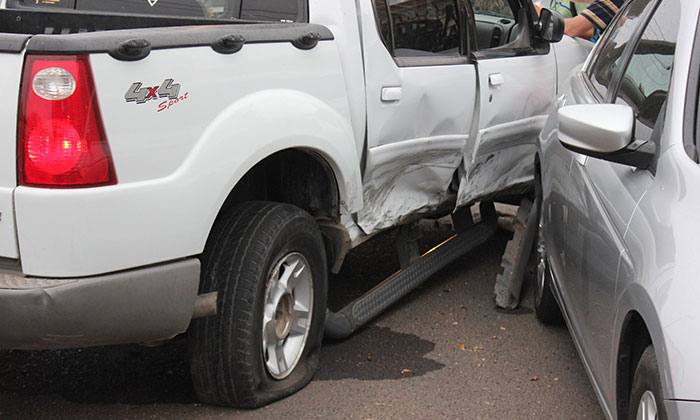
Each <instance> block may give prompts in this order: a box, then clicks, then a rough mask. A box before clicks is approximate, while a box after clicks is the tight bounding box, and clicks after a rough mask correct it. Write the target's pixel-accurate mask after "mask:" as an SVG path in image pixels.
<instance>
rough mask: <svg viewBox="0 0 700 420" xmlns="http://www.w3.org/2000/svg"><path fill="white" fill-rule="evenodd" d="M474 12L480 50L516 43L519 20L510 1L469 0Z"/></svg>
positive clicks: (477, 43)
mask: <svg viewBox="0 0 700 420" xmlns="http://www.w3.org/2000/svg"><path fill="white" fill-rule="evenodd" d="M469 1H470V3H471V5H472V9H473V10H474V20H475V23H476V45H477V49H478V50H487V49H489V48H496V47H501V46H503V45H506V44H509V43H511V42H513V41H515V40H516V39H517V37H518V34H519V30H518V29H519V28H518V19H517V18H516V17H515V13H514V12H513V8H512V7H511V5H510V3H509V1H508V0H469Z"/></svg>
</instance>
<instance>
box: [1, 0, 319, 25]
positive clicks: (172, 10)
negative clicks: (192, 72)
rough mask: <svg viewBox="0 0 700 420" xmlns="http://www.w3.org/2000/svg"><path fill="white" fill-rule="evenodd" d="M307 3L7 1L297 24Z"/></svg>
mask: <svg viewBox="0 0 700 420" xmlns="http://www.w3.org/2000/svg"><path fill="white" fill-rule="evenodd" d="M305 4H306V0H242V1H241V2H240V3H239V2H238V1H237V0H82V1H76V0H7V7H25V6H28V7H67V8H75V9H79V10H90V11H98V12H115V13H130V14H148V15H171V16H173V15H174V16H192V17H207V18H223V19H230V18H232V17H233V18H241V19H250V20H265V21H297V20H300V19H302V18H304V17H305V16H306V6H305Z"/></svg>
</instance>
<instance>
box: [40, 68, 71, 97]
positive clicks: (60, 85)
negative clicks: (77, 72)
mask: <svg viewBox="0 0 700 420" xmlns="http://www.w3.org/2000/svg"><path fill="white" fill-rule="evenodd" d="M32 89H34V93H36V94H37V95H39V96H40V97H42V98H44V99H48V100H50V101H58V100H61V99H66V98H68V97H70V96H71V95H72V94H73V92H75V78H74V77H73V75H72V74H70V72H69V71H68V70H66V69H64V68H62V67H49V68H47V69H43V70H39V71H38V72H37V73H36V75H35V76H34V79H32Z"/></svg>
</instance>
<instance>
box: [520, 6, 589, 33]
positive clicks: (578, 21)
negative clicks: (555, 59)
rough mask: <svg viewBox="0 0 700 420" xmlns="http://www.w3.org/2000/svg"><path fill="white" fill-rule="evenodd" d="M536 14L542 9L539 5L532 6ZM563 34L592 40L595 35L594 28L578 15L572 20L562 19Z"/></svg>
mask: <svg viewBox="0 0 700 420" xmlns="http://www.w3.org/2000/svg"><path fill="white" fill-rule="evenodd" d="M533 6H535V10H537V14H538V15H539V14H540V11H542V9H543V7H542V6H541V5H539V4H534V5H533ZM564 33H565V34H566V35H569V36H570V37H579V38H586V39H589V38H593V36H594V35H595V27H594V26H593V24H592V23H591V21H590V20H588V19H586V18H585V17H583V16H581V15H579V16H576V17H574V18H569V19H564Z"/></svg>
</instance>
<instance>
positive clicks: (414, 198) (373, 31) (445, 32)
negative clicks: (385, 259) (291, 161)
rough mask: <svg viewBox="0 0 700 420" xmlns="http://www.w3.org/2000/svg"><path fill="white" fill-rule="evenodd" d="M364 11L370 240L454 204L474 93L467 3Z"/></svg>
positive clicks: (376, 2) (414, 0) (388, 4)
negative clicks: (455, 181) (452, 186)
mask: <svg viewBox="0 0 700 420" xmlns="http://www.w3.org/2000/svg"><path fill="white" fill-rule="evenodd" d="M361 7H362V15H363V22H364V23H365V24H364V25H363V41H364V58H365V78H366V95H367V150H366V153H367V159H366V162H367V165H366V170H365V173H364V208H363V209H362V211H361V212H360V213H359V218H358V222H359V224H360V226H361V227H362V228H363V230H364V231H365V232H366V233H371V232H374V231H377V230H380V229H383V228H387V227H390V226H393V225H395V224H397V223H399V222H400V221H401V220H402V219H403V218H405V217H406V216H410V215H412V214H415V213H428V212H433V211H435V209H437V208H438V207H439V206H440V205H442V204H444V203H446V202H447V201H448V200H449V199H450V198H454V191H452V192H450V184H451V182H452V180H453V175H454V173H455V170H456V169H457V168H458V166H459V164H460V162H461V160H462V153H463V150H464V148H465V146H466V144H467V140H468V137H469V130H470V127H471V122H472V116H473V115H474V106H475V97H476V94H477V91H476V70H475V67H474V64H473V62H472V61H471V59H470V58H469V48H468V44H467V42H466V40H467V36H466V28H467V23H466V22H467V20H466V19H467V16H466V13H467V11H466V3H465V0H433V1H431V2H425V1H421V0H365V1H363V2H361ZM374 22H377V26H375V25H374V24H373V23H374Z"/></svg>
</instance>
